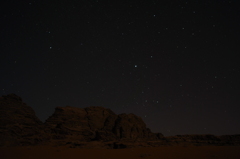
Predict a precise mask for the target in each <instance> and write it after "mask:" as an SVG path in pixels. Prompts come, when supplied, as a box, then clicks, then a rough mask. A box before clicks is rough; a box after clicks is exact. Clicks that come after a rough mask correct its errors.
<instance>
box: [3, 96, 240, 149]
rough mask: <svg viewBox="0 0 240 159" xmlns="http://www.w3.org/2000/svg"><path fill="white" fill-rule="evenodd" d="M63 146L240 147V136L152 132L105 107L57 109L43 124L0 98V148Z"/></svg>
mask: <svg viewBox="0 0 240 159" xmlns="http://www.w3.org/2000/svg"><path fill="white" fill-rule="evenodd" d="M37 144H47V145H58V146H59V145H66V146H69V147H81V148H100V147H101V148H113V149H114V148H116V149H119V148H131V147H149V146H151V147H156V146H162V145H176V144H177V145H185V146H186V145H198V146H199V145H240V135H224V136H214V135H177V136H172V137H164V136H163V135H162V134H161V133H152V132H151V130H150V129H148V128H147V127H146V124H145V123H144V122H143V120H142V119H141V118H140V117H138V116H136V115H134V114H119V115H117V114H115V113H114V112H113V111H111V110H110V109H106V108H104V107H87V108H76V107H71V106H66V107H57V108H56V109H55V112H54V113H53V115H52V116H50V117H49V118H48V119H47V120H46V122H45V123H42V122H41V121H40V120H39V119H38V118H37V117H36V115H35V112H34V111H33V109H32V108H31V107H29V106H28V105H26V104H25V103H24V102H23V101H22V99H21V98H20V97H18V96H17V95H15V94H9V95H6V96H2V97H0V146H22V145H37Z"/></svg>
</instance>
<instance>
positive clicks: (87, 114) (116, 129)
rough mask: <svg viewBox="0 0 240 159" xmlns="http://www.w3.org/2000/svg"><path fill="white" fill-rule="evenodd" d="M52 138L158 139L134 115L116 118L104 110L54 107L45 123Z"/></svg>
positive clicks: (103, 139) (110, 112)
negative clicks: (52, 112) (153, 137)
mask: <svg viewBox="0 0 240 159" xmlns="http://www.w3.org/2000/svg"><path fill="white" fill-rule="evenodd" d="M45 126H46V128H48V129H50V130H51V134H52V135H53V138H54V139H69V140H76V139H77V140H81V141H93V140H101V141H114V140H149V139H150V138H149V137H152V136H155V139H157V138H158V136H157V135H156V134H154V133H152V132H151V131H150V130H149V129H147V128H146V124H145V123H144V122H143V120H142V119H141V118H140V117H138V116H136V115H134V114H120V115H116V114H115V113H114V112H112V111H111V110H110V109H106V108H103V107H87V108H75V107H70V106H67V107H57V108H56V109H55V112H54V114H53V115H52V116H51V117H49V119H47V120H46V122H45Z"/></svg>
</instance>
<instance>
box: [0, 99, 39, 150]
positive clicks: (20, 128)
mask: <svg viewBox="0 0 240 159" xmlns="http://www.w3.org/2000/svg"><path fill="white" fill-rule="evenodd" d="M42 130H43V123H42V122H41V121H40V120H39V119H38V118H37V117H36V115H35V112H34V111H33V109H32V108H31V107H29V106H27V105H26V104H25V103H23V102H22V99H21V98H20V97H18V96H17V95H15V94H9V95H6V96H3V97H0V145H1V146H3V145H9V146H12V145H29V144H36V143H38V142H39V141H41V140H42V135H41V134H42V133H43V131H42Z"/></svg>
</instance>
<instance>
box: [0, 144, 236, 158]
mask: <svg viewBox="0 0 240 159" xmlns="http://www.w3.org/2000/svg"><path fill="white" fill-rule="evenodd" d="M0 155H1V156H0V158H1V159H66V158H67V159H79V158H81V159H91V158H94V159H95V158H96V159H127V158H129V159H141V158H144V159H240V146H162V147H157V148H156V147H155V148H129V149H81V148H69V147H51V146H31V147H30V146H24V147H1V148H0Z"/></svg>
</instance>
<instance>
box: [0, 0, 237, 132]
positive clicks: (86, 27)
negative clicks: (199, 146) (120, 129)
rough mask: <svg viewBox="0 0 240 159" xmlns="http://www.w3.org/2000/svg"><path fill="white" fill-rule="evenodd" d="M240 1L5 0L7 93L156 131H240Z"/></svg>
mask: <svg viewBox="0 0 240 159" xmlns="http://www.w3.org/2000/svg"><path fill="white" fill-rule="evenodd" d="M239 28H240V4H239V2H238V1H237V0H232V1H227V0H208V1H201V0H199V1H197V0H191V1H182V0H178V1H166V2H164V1H157V0H145V1H144V0H142V1H132V0H129V1H103V0H85V1H84V0H68V1H63V0H58V1H56V0H55V1H54V0H53V1H40V0H39V1H28V0H26V1H19V0H18V1H17V0H9V1H5V2H1V25H0V31H1V32H0V33H1V36H0V38H1V40H0V42H1V44H0V54H1V56H0V62H1V63H0V91H1V94H0V95H7V94H9V93H15V94H17V95H18V96H20V97H22V98H23V101H24V102H25V103H27V104H28V105H29V106H31V107H32V108H33V109H34V110H35V112H36V115H37V116H38V117H39V118H40V119H41V120H42V121H43V122H44V121H45V120H46V119H47V118H48V117H49V116H50V115H51V114H52V113H53V112H54V109H55V107H57V106H61V107H63V106H67V105H69V106H74V107H80V108H84V107H88V106H103V107H106V108H110V109H111V110H113V111H114V112H115V113H117V114H120V113H134V114H136V115H138V116H140V117H142V119H143V120H144V121H145V123H146V124H147V126H148V127H149V128H150V129H151V130H152V131H153V132H161V133H163V134H164V135H165V136H170V135H178V134H214V135H224V134H239V133H240V115H239V114H240V97H239V90H240V84H239V83H240V82H239V81H240V80H239V77H240V64H239V57H238V54H239V53H240V48H239V46H240V31H239Z"/></svg>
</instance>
